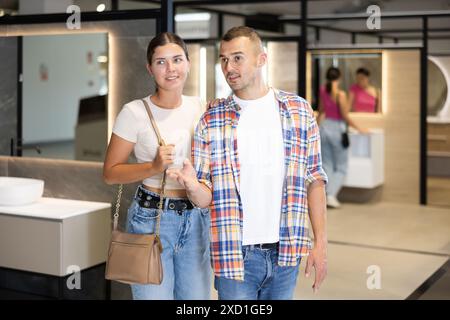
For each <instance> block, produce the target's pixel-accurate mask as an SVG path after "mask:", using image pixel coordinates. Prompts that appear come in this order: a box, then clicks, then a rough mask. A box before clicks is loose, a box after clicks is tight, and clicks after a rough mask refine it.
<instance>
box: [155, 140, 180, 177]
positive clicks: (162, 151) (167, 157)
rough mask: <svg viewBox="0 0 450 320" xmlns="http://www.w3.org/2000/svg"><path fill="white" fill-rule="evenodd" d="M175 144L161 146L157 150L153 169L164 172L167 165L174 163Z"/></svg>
mask: <svg viewBox="0 0 450 320" xmlns="http://www.w3.org/2000/svg"><path fill="white" fill-rule="evenodd" d="M174 148H175V145H173V144H168V145H167V146H159V147H158V151H157V152H156V157H155V160H153V169H155V170H156V171H158V172H160V173H162V172H164V170H166V169H167V167H168V166H169V165H171V164H173V158H174V154H173V153H174Z"/></svg>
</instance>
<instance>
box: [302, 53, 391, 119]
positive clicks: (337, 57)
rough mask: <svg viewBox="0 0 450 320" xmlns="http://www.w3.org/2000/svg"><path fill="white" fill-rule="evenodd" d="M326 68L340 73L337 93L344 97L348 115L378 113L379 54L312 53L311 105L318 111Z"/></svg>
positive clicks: (380, 70) (380, 108)
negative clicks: (345, 94) (339, 91)
mask: <svg viewBox="0 0 450 320" xmlns="http://www.w3.org/2000/svg"><path fill="white" fill-rule="evenodd" d="M330 67H335V68H338V69H339V70H340V73H341V77H340V85H339V87H340V89H341V90H344V91H345V92H346V93H347V98H348V101H349V104H350V105H349V107H350V111H351V112H364V113H381V112H382V104H381V100H382V99H381V89H382V88H381V87H382V85H381V84H382V59H381V52H370V51H368V52H364V51H358V50H349V51H333V50H329V51H312V52H311V81H310V93H311V104H312V106H313V108H314V109H315V110H317V108H318V103H319V99H320V90H323V88H324V86H325V84H326V81H327V80H326V74H327V71H328V69H329V68H330Z"/></svg>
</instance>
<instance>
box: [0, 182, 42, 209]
mask: <svg viewBox="0 0 450 320" xmlns="http://www.w3.org/2000/svg"><path fill="white" fill-rule="evenodd" d="M43 193H44V180H39V179H29V178H16V177H0V206H22V205H26V204H30V203H33V202H36V201H37V200H39V199H40V198H41V197H42V194H43Z"/></svg>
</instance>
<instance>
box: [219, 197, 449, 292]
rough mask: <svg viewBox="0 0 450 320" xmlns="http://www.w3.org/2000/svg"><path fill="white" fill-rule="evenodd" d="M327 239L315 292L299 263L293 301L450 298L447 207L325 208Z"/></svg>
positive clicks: (389, 204) (388, 204) (378, 205)
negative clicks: (324, 271)
mask: <svg viewBox="0 0 450 320" xmlns="http://www.w3.org/2000/svg"><path fill="white" fill-rule="evenodd" d="M328 239H329V246H328V276H327V278H326V279H325V281H324V283H323V285H322V287H321V289H320V291H319V292H318V293H317V294H314V293H313V292H312V289H311V286H312V283H313V278H310V279H307V278H305V276H304V270H305V263H306V259H303V260H302V264H301V267H300V272H301V273H300V275H299V278H298V283H297V288H296V290H295V295H294V299H401V300H403V299H450V263H449V262H448V261H449V257H450V209H449V208H443V207H431V206H427V207H423V206H419V205H408V204H398V203H377V204H371V205H359V204H347V203H346V204H343V206H342V208H341V209H333V210H332V209H329V210H328ZM375 277H376V278H375ZM212 298H213V299H217V293H216V291H215V290H213V297H212Z"/></svg>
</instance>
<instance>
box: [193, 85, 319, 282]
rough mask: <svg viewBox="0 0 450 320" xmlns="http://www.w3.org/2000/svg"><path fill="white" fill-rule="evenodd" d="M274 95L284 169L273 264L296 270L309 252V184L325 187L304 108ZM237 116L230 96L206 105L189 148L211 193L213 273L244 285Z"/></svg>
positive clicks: (315, 135) (312, 124)
mask: <svg viewBox="0 0 450 320" xmlns="http://www.w3.org/2000/svg"><path fill="white" fill-rule="evenodd" d="M274 92H275V96H276V99H277V101H278V103H279V111H280V118H281V123H282V132H283V142H284V150H285V168H286V175H285V180H284V187H283V199H282V206H281V220H280V234H279V235H280V243H279V257H278V265H280V266H295V265H297V258H298V257H300V256H306V255H308V253H309V250H310V249H311V239H310V236H309V230H308V220H307V214H308V201H307V186H308V183H311V182H313V181H315V180H322V181H324V182H325V183H327V176H326V174H325V172H324V171H323V169H322V160H321V153H320V135H319V128H318V125H317V122H316V120H315V118H314V114H313V111H312V109H311V107H310V105H309V103H308V102H307V101H306V100H304V99H303V98H301V97H299V96H297V95H295V94H291V93H287V92H283V91H279V90H276V89H274ZM239 111H240V107H239V106H238V104H237V103H236V102H235V101H234V99H233V96H232V95H231V96H229V97H228V98H226V99H216V100H213V101H211V102H210V103H209V104H208V108H207V111H206V112H205V113H204V114H203V116H202V117H201V119H200V121H199V123H198V125H197V128H196V130H195V133H194V139H193V144H192V156H193V159H194V167H195V169H196V170H197V177H198V179H199V181H200V182H202V183H204V184H205V185H206V186H208V188H210V189H211V191H212V202H211V205H210V209H211V210H210V211H211V229H210V236H211V261H212V265H213V268H214V273H215V274H216V276H219V277H225V278H229V279H234V280H244V261H243V258H242V226H243V220H242V214H243V212H242V203H241V201H240V194H239V192H240V191H239V172H240V164H239V160H238V150H237V124H238V120H239ZM255 121H258V120H257V119H255ZM268 156H270V155H268Z"/></svg>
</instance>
